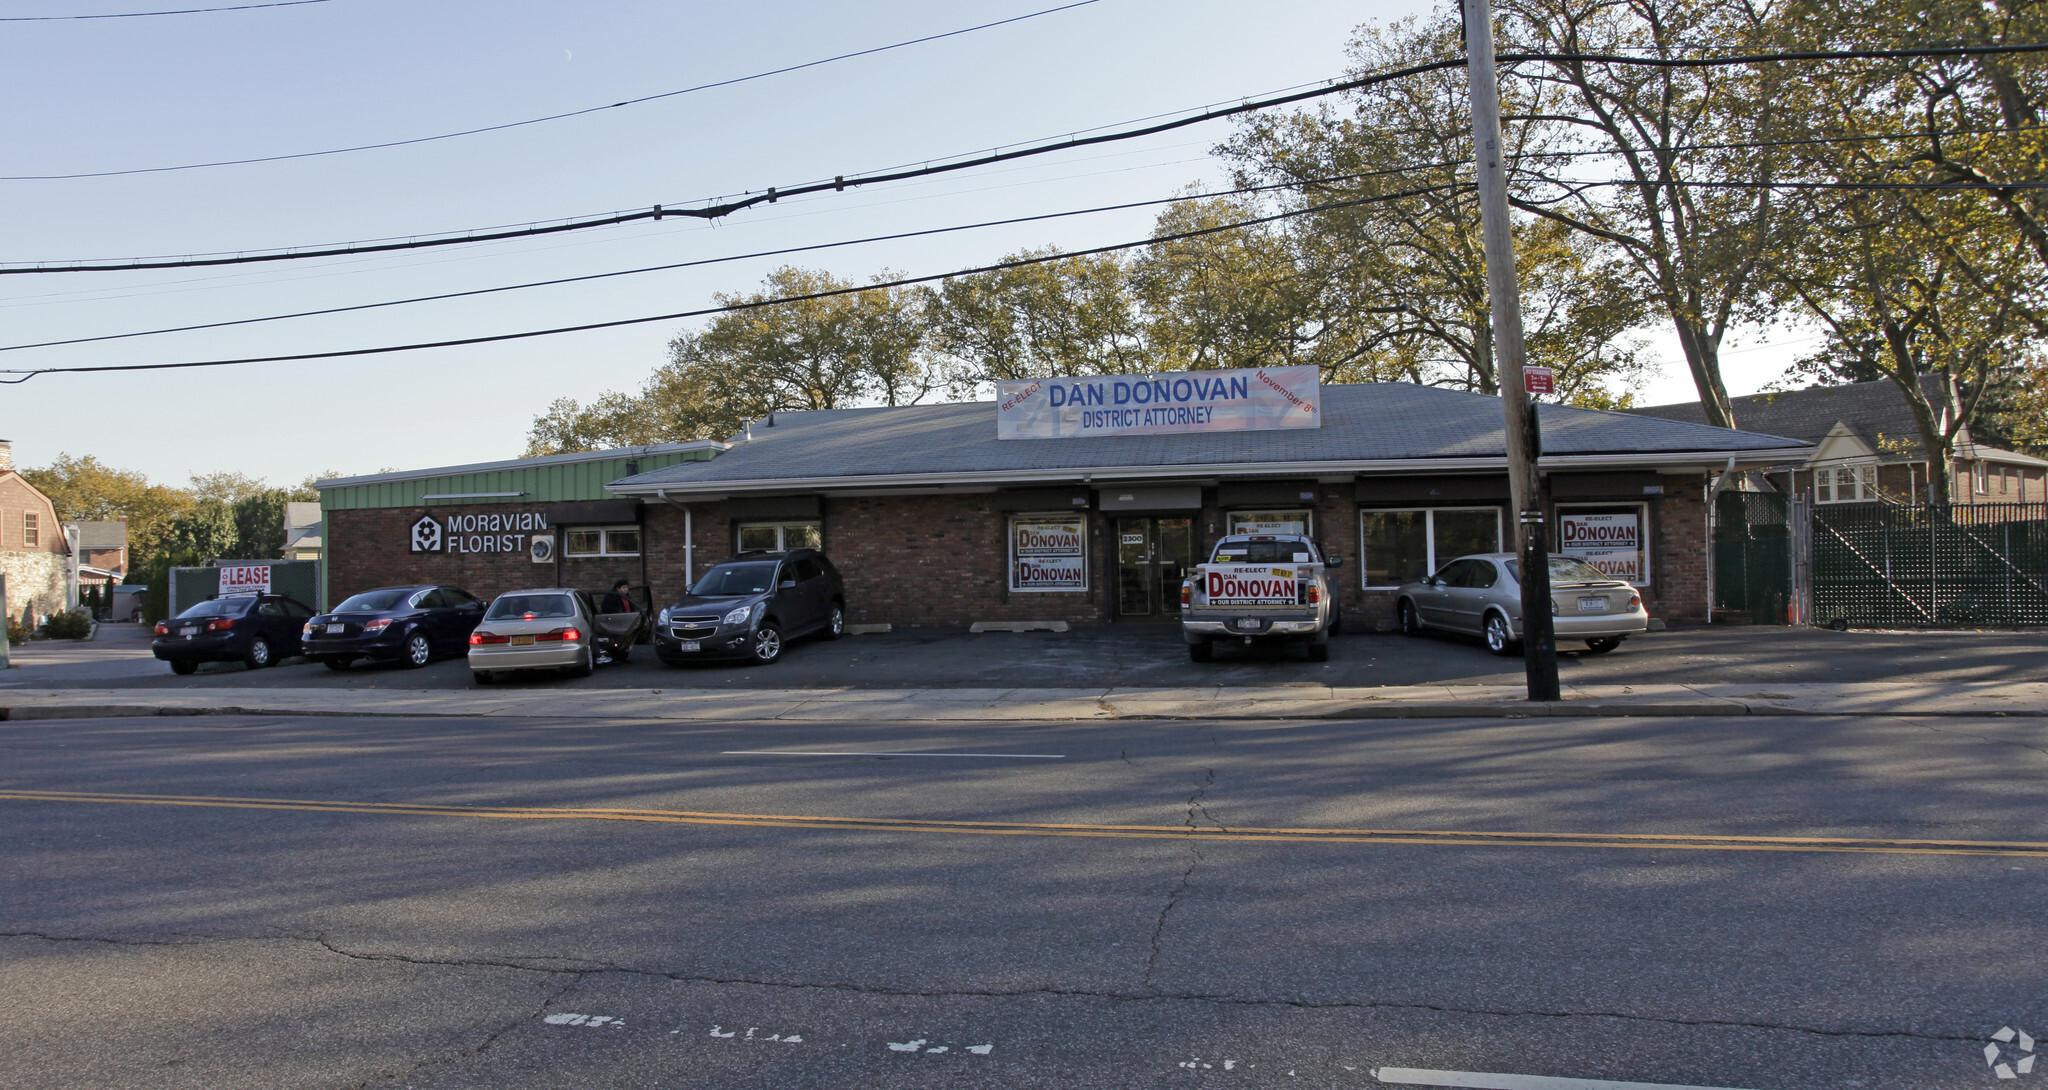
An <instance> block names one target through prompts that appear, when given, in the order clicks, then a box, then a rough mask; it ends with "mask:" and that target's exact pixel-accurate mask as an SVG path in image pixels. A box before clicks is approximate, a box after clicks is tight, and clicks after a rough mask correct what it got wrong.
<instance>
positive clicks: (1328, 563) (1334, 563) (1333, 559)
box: [1323, 553, 1344, 568]
mask: <svg viewBox="0 0 2048 1090" xmlns="http://www.w3.org/2000/svg"><path fill="white" fill-rule="evenodd" d="M1323 566H1324V567H1326V568H1341V567H1343V566H1344V557H1343V556H1342V555H1340V554H1338V553H1331V554H1330V555H1329V556H1326V557H1324V558H1323Z"/></svg>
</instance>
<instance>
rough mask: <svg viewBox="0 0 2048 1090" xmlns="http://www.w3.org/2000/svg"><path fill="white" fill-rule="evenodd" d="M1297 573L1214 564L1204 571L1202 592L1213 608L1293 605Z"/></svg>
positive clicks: (1292, 569)
mask: <svg viewBox="0 0 2048 1090" xmlns="http://www.w3.org/2000/svg"><path fill="white" fill-rule="evenodd" d="M1296 577H1297V570H1296V569H1294V568H1273V567H1267V566H1265V565H1263V564H1211V565H1209V566H1207V567H1205V568H1203V569H1202V592H1203V594H1205V595H1207V596H1208V599H1209V604H1210V605H1212V606H1279V605H1293V604H1294V600H1295V598H1296V597H1297V594H1298V585H1297V583H1296Z"/></svg>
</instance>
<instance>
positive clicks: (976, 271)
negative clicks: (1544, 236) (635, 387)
mask: <svg viewBox="0 0 2048 1090" xmlns="http://www.w3.org/2000/svg"><path fill="white" fill-rule="evenodd" d="M1457 188H1466V187H1465V186H1464V185H1463V184H1462V183H1448V184H1444V185H1433V186H1422V187H1419V188H1415V189H1409V190H1404V191H1402V192H1399V193H1385V194H1380V195H1378V196H1373V197H1361V198H1358V199H1355V200H1349V201H1337V202H1332V203H1330V204H1323V205H1317V206H1315V207H1312V208H1300V209H1292V210H1289V211H1284V212H1276V213H1274V214H1272V215H1268V216H1257V217H1254V218H1252V219H1245V220H1239V221H1237V222H1235V223H1226V224H1219V225H1217V226H1214V227H1201V228H1196V229H1193V230H1188V231H1178V232H1175V233H1173V234H1170V235H1157V236H1154V237H1152V238H1147V239H1139V240H1137V241H1135V242H1118V243H1113V244H1111V245H1108V246H1095V247H1090V248H1088V249H1085V250H1073V251H1070V252H1067V253H1058V254H1047V255H1044V256H1042V257H1026V258H1017V259H1015V260H1011V261H999V262H996V263H995V264H992V265H981V266H977V267H975V268H971V269H956V270H954V271H952V272H943V273H931V274H929V275H925V276H909V277H901V278H898V279H895V280H884V281H880V282H878V283H873V284H863V285H860V286H857V287H847V288H834V289H831V290H829V291H818V292H809V293H806V294H803V295H786V296H780V297H777V298H774V299H759V300H754V301H750V302H743V303H729V304H726V305H724V306H716V307H704V308H701V309H698V310H682V311H676V312H675V313H672V314H651V315H647V316H645V317H640V318H616V319H612V320H610V321H604V322H585V323H583V324H580V325H569V326H555V327H552V328H549V329H530V330H525V331H522V332H519V333H493V334H486V335H483V336H477V337H461V338H456V339H453V340H445V341H420V342H415V343H412V344H394V345H380V346H377V347H374V348H344V349H337V350H335V351H331V352H299V353H294V354H291V355H283V356H248V357H244V358H241V359H227V360H194V361H189V362H185V363H116V364H100V365H96V366H90V367H38V368H13V369H9V370H5V371H0V375H11V376H14V377H11V378H0V383H4V384H7V385H19V384H20V383H23V382H27V381H28V380H29V379H32V378H34V377H36V376H37V375H69V374H87V373H93V372H101V371H171V370H181V369H185V368H193V367H230V366H235V365H239V364H247V363H290V362H298V361H305V360H327V359H340V358H342V357H346V356H379V355H388V354H391V353H394V352H417V351H423V350H426V349H434V348H460V347H464V346H467V345H477V344H494V343H498V342H503V341H517V340H527V339H531V338H534V337H552V336H557V335H560V334H564V333H585V332H589V331H591V330H596V329H616V328H618V327H620V326H629V325H645V324H648V323H650V322H672V321H676V320H679V319H683V318H702V317H705V316H707V315H713V314H731V313H736V312H739V311H746V310H759V309H762V308H765V307H773V306H782V305H784V304H788V303H802V302H809V301H811V300H814V299H830V298H833V297H836V296H841V295H857V294H859V293H861V292H867V291H885V290H887V289H889V288H901V287H909V286H911V285H915V284H929V283H932V282H934V281H940V280H951V279H954V278H956V277H961V276H976V275H980V274H982V273H992V272H1001V271H1004V270H1006V269H1021V268H1024V267H1026V266H1030V265H1043V264H1046V263H1048V262H1053V261H1065V260H1068V259H1071V258H1076V257H1092V256H1094V255H1097V254H1108V253H1117V252H1119V251H1123V250H1133V249H1137V248H1139V247H1143V246H1157V245H1160V244H1161V243H1167V242H1178V241H1181V240H1184V239H1190V238H1199V237H1202V236H1204V235H1214V234H1220V233H1222V232H1224V231H1236V230H1240V229H1242V228H1246V227H1256V226H1258V225H1260V224H1266V223H1274V222H1277V221H1279V220H1284V219H1291V218H1293V217H1295V216H1304V215H1308V214H1310V213H1314V212H1326V211H1330V210H1332V209H1336V208H1347V207H1353V206H1357V205H1365V204H1375V203H1379V202H1381V201H1392V200H1400V199H1403V198H1406V197H1415V196H1420V195H1422V194H1424V193H1432V192H1440V191H1442V190H1446V189H1457Z"/></svg>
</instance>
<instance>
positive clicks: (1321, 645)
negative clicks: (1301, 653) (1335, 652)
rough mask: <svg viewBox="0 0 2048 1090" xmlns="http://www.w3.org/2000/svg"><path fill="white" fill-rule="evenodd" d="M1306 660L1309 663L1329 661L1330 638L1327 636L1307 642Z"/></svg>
mask: <svg viewBox="0 0 2048 1090" xmlns="http://www.w3.org/2000/svg"><path fill="white" fill-rule="evenodd" d="M1308 660H1309V661H1310V662H1328V661H1330V637H1329V636H1328V635H1327V634H1326V635H1324V636H1321V637H1319V638H1317V639H1313V640H1310V641H1308Z"/></svg>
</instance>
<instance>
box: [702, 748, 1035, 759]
mask: <svg viewBox="0 0 2048 1090" xmlns="http://www.w3.org/2000/svg"><path fill="white" fill-rule="evenodd" d="M723 752H724V754H725V755H726V756H728V757H1009V758H1016V759H1021V760H1035V761H1064V760H1066V759H1067V755H1066V754H1064V753H897V752H893V751H889V750H880V751H877V750H819V749H728V750H724V751H723Z"/></svg>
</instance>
